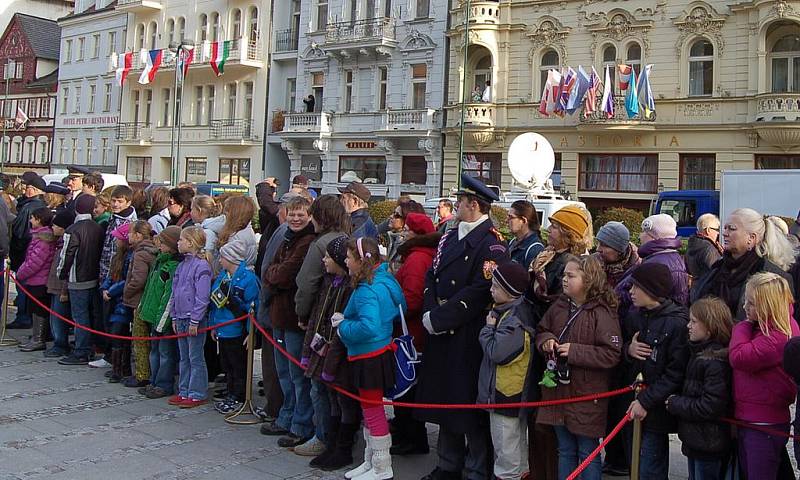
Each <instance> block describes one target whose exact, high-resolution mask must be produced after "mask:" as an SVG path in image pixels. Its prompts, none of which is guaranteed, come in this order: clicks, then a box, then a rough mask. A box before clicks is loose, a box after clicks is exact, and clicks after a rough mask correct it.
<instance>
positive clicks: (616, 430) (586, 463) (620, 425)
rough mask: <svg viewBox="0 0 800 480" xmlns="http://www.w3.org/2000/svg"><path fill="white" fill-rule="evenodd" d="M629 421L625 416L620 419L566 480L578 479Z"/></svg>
mask: <svg viewBox="0 0 800 480" xmlns="http://www.w3.org/2000/svg"><path fill="white" fill-rule="evenodd" d="M630 420H631V418H630V417H629V416H628V415H627V414H626V415H625V416H624V417H622V420H620V421H619V423H617V426H616V427H614V429H613V430H611V432H609V434H608V435H606V438H604V439H603V441H602V442H600V445H598V446H597V448H595V449H594V451H593V452H592V453H591V454H589V456H588V457H586V458H585V459H583V461H582V462H581V464H580V465H578V468H576V469H575V470H574V471H573V472H572V473H570V474H569V476H568V477H567V480H575V479H576V478H578V475H580V474H581V472H583V471H584V470H586V467H588V466H589V464H590V463H592V460H594V459H595V458H597V456H598V455H600V452H601V451H603V448H605V446H606V445H608V443H609V442H610V441H611V440H613V439H614V437H616V436H617V435H618V434H619V432H620V431H621V430H622V428H623V427H624V426H625V424H626V423H628V422H629V421H630Z"/></svg>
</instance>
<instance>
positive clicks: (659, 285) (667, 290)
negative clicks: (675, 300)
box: [631, 262, 672, 299]
mask: <svg viewBox="0 0 800 480" xmlns="http://www.w3.org/2000/svg"><path fill="white" fill-rule="evenodd" d="M631 278H632V279H633V283H635V284H636V285H637V286H638V287H639V288H641V289H642V290H644V291H645V292H647V294H648V295H650V296H651V297H653V298H657V299H658V298H669V297H670V296H671V295H672V273H670V271H669V268H667V266H666V265H664V264H662V263H655V262H649V263H643V264H641V265H639V266H638V267H636V269H635V270H634V271H633V273H632V274H631Z"/></svg>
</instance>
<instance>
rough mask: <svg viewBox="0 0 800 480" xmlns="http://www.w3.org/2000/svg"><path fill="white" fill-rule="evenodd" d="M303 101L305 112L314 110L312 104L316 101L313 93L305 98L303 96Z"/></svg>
mask: <svg viewBox="0 0 800 480" xmlns="http://www.w3.org/2000/svg"><path fill="white" fill-rule="evenodd" d="M303 103H305V104H306V112H307V113H312V112H314V104H316V103H317V101H316V100H315V99H314V95H309V96H307V97H306V98H304V99H303Z"/></svg>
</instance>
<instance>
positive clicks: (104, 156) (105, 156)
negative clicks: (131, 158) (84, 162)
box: [100, 137, 108, 165]
mask: <svg viewBox="0 0 800 480" xmlns="http://www.w3.org/2000/svg"><path fill="white" fill-rule="evenodd" d="M100 141H101V142H102V143H101V145H102V148H103V151H102V152H100V155H102V157H101V161H102V164H103V165H105V164H106V163H107V162H108V139H107V138H105V137H103V138H102V139H101V140H100Z"/></svg>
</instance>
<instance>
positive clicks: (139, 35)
mask: <svg viewBox="0 0 800 480" xmlns="http://www.w3.org/2000/svg"><path fill="white" fill-rule="evenodd" d="M143 48H144V23H140V24H139V25H136V50H137V51H138V50H141V49H143Z"/></svg>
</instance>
